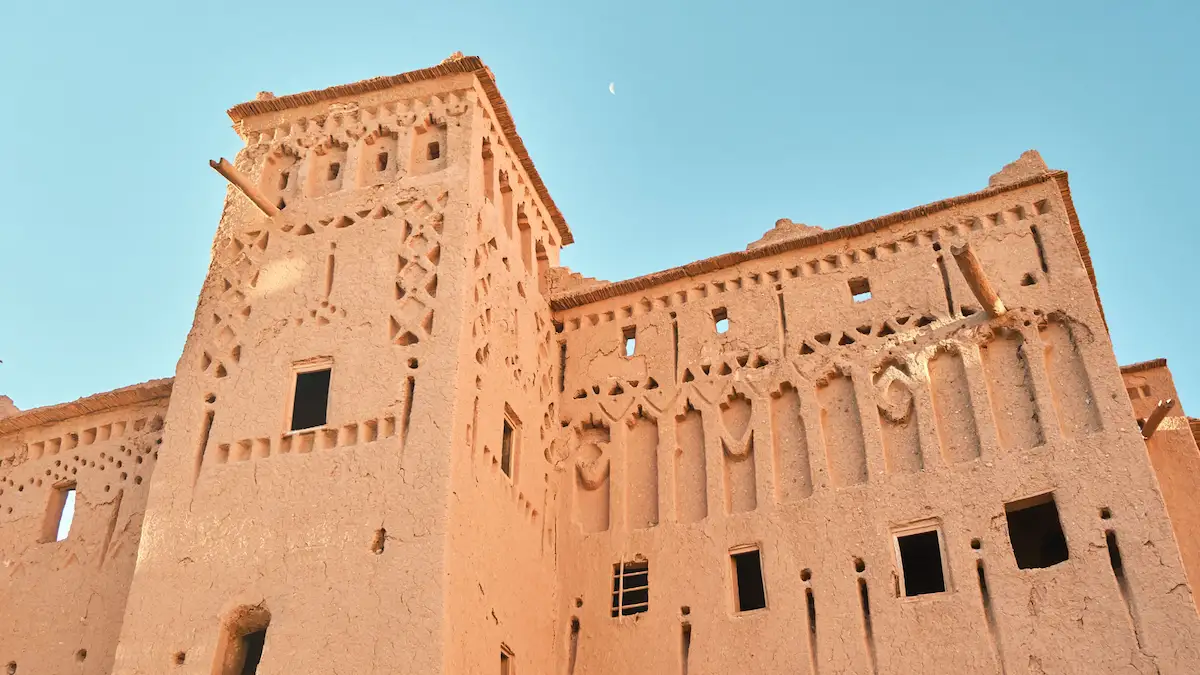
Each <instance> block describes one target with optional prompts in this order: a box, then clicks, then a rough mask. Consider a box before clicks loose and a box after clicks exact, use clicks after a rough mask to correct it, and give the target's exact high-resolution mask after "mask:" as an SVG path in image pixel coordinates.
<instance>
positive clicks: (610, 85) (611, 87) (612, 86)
mask: <svg viewBox="0 0 1200 675" xmlns="http://www.w3.org/2000/svg"><path fill="white" fill-rule="evenodd" d="M608 93H610V94H612V95H613V96H616V95H617V83H616V82H609V83H608Z"/></svg>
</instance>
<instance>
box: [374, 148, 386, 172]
mask: <svg viewBox="0 0 1200 675" xmlns="http://www.w3.org/2000/svg"><path fill="white" fill-rule="evenodd" d="M387 165H388V154H387V153H386V152H381V153H379V154H378V155H376V156H375V169H376V170H377V171H386V170H387Z"/></svg>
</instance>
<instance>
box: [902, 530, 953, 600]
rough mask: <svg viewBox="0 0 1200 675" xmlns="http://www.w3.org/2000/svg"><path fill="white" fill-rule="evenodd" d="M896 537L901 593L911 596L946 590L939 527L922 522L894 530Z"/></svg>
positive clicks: (944, 562)
mask: <svg viewBox="0 0 1200 675" xmlns="http://www.w3.org/2000/svg"><path fill="white" fill-rule="evenodd" d="M895 537H896V558H897V560H898V561H899V563H900V572H901V575H900V578H901V585H902V592H903V595H904V596H905V597H913V596H917V595H927V594H929V593H943V592H945V590H946V574H945V569H946V561H945V559H944V557H943V556H944V553H943V551H942V537H941V531H940V530H939V528H938V526H937V525H936V524H925V525H918V526H914V527H909V528H905V529H904V530H901V531H899V532H896V533H895Z"/></svg>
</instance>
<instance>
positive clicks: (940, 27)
mask: <svg viewBox="0 0 1200 675" xmlns="http://www.w3.org/2000/svg"><path fill="white" fill-rule="evenodd" d="M745 4H751V3H745ZM752 4H753V5H754V6H753V7H751V8H745V7H741V6H739V5H738V4H737V3H730V2H686V3H685V2H658V3H652V2H645V1H643V2H626V1H624V0H618V1H607V2H596V3H587V4H583V3H564V2H519V3H495V4H490V3H478V2H447V3H428V2H426V3H412V2H395V1H393V2H363V3H355V2H343V3H334V4H330V3H328V2H321V3H317V2H309V1H308V0H292V1H290V2H287V3H275V2H258V1H255V2H249V3H247V2H236V3H235V2H225V1H207V0H206V1H205V2H190V3H177V2H164V1H162V0H158V1H156V2H132V1H130V0H115V1H114V2H109V3H90V2H89V3H85V2H70V3H67V2H55V1H53V0H47V1H46V2H38V3H33V2H5V3H0V26H3V30H4V33H5V34H4V37H3V39H0V86H2V87H3V91H4V92H5V93H4V95H3V98H4V103H3V104H2V105H0V128H2V129H4V133H3V134H2V135H0V159H2V161H0V205H3V207H2V208H0V360H3V364H0V393H2V394H8V395H9V396H11V397H12V398H13V399H14V401H15V402H16V404H17V405H18V406H20V407H21V408H30V407H34V406H38V405H46V404H50V403H56V402H59V401H64V400H69V399H73V398H76V397H79V396H84V395H88V394H92V393H95V392H98V391H104V390H108V389H112V388H114V387H119V386H123V385H126V384H131V383H134V382H140V381H143V380H146V379H150V378H155V377H165V376H170V375H172V374H173V372H174V369H175V362H176V360H177V359H178V356H179V354H180V351H181V349H182V347H183V342H184V339H185V338H186V336H187V332H188V330H189V328H190V326H191V322H192V315H193V312H194V303H195V300H196V296H197V294H198V292H199V289H200V286H201V283H202V281H203V278H204V274H205V271H206V268H207V264H208V254H209V246H210V242H211V238H212V235H213V232H214V230H215V228H216V225H217V220H218V218H219V216H220V211H221V201H222V196H223V194H224V190H225V184H224V182H223V181H222V180H221V179H220V177H219V176H217V175H216V174H215V173H214V172H213V171H212V170H211V169H209V168H208V166H207V160H208V159H210V158H216V157H218V156H222V155H223V156H226V157H232V156H233V155H234V154H235V153H236V151H237V148H238V145H239V143H238V139H237V137H236V136H235V134H234V133H233V132H232V131H231V130H230V128H229V120H228V118H227V117H226V116H225V112H224V111H225V109H226V108H228V107H229V106H231V105H233V104H235V103H238V102H241V101H244V100H248V99H251V98H253V97H254V94H255V93H256V92H258V91H259V90H263V89H266V90H271V91H274V92H275V93H277V94H284V93H290V92H296V91H302V90H307V89H313V88H319V87H325V86H330V85H335V84H342V83H346V82H351V81H354V80H358V79H362V78H366V77H373V76H376V75H384V74H393V73H398V72H403V71H406V70H411V69H414V68H421V67H426V66H429V65H433V64H435V63H437V62H438V61H440V60H441V59H443V58H445V57H446V56H448V55H449V54H450V53H451V52H453V51H455V50H461V51H463V52H464V53H467V54H477V55H479V56H482V57H483V58H484V60H485V61H486V62H487V63H488V64H489V66H491V68H492V70H493V71H494V72H495V74H496V77H497V81H498V83H499V85H500V89H501V91H502V93H503V94H504V96H505V97H506V99H507V100H508V102H509V105H510V107H511V109H512V111H513V114H514V116H515V119H516V121H517V126H518V129H519V130H520V132H521V135H522V137H523V138H524V140H525V143H526V145H527V146H528V147H529V149H530V152H531V153H532V155H533V157H534V160H535V161H536V163H537V165H538V167H539V169H540V171H541V173H542V176H543V178H544V179H545V180H546V183H547V185H548V186H549V189H550V191H551V193H552V194H553V195H554V197H555V199H556V201H557V202H558V204H559V206H560V207H561V208H562V210H563V212H564V213H565V214H566V216H567V220H568V222H569V223H570V224H571V226H572V228H573V230H574V232H575V238H576V242H577V243H576V244H575V245H574V246H572V247H570V248H568V249H567V250H566V251H565V252H564V256H563V259H564V263H565V264H567V265H569V266H571V267H572V268H574V269H575V270H576V271H579V272H582V273H584V274H587V275H589V276H597V277H601V278H607V279H621V278H626V277H630V276H635V275H638V274H644V273H647V272H651V271H654V270H657V269H662V268H665V267H671V266H674V265H678V264H681V263H685V262H688V261H690V260H694V259H697V258H702V257H706V256H710V255H715V254H718V253H722V252H725V251H730V250H736V249H741V248H743V247H745V245H746V243H748V242H750V241H752V240H754V239H757V238H758V237H759V235H761V233H762V232H763V231H765V230H767V229H768V228H770V227H771V226H772V224H773V223H774V222H775V220H776V219H778V218H781V217H787V218H791V219H793V220H795V221H797V222H806V223H810V224H816V225H823V226H836V225H842V224H846V223H852V222H856V221H859V220H863V219H866V218H870V217H873V216H877V215H882V214H885V213H889V212H892V211H896V210H899V209H903V208H907V207H910V206H915V205H918V204H923V203H926V202H930V201H933V200H937V199H941V198H944V197H949V196H953V195H957V194H961V193H964V192H970V191H974V190H977V189H979V188H981V187H983V186H984V185H986V182H987V178H988V176H989V175H990V174H991V173H993V172H995V171H997V170H998V169H999V168H1000V167H1001V166H1003V165H1004V164H1005V163H1007V162H1009V161H1011V160H1013V159H1015V158H1016V157H1017V156H1018V155H1019V154H1020V153H1021V152H1022V151H1024V150H1026V149H1028V148H1037V149H1038V150H1039V151H1041V153H1042V155H1043V156H1044V157H1045V158H1046V161H1047V162H1048V163H1049V164H1050V165H1051V166H1053V167H1055V168H1062V169H1066V170H1068V171H1069V172H1070V175H1071V185H1072V191H1073V193H1074V197H1075V204H1076V206H1077V208H1078V211H1079V215H1080V218H1081V220H1082V223H1083V227H1084V231H1085V232H1086V234H1087V236H1088V241H1089V243H1090V245H1091V249H1092V255H1093V259H1094V261H1095V266H1096V270H1097V273H1098V275H1099V281H1100V290H1101V294H1102V297H1103V300H1104V306H1105V310H1106V312H1107V315H1108V320H1109V323H1110V325H1111V329H1112V335H1113V339H1114V341H1115V344H1116V350H1117V355H1118V358H1119V360H1120V361H1121V362H1122V363H1128V362H1132V361H1138V360H1143V359H1149V358H1155V357H1159V356H1165V357H1167V358H1168V360H1169V361H1170V363H1171V366H1172V369H1173V371H1174V373H1175V377H1176V380H1177V384H1178V385H1179V389H1180V391H1181V393H1182V397H1183V401H1184V403H1185V404H1187V403H1188V402H1191V404H1192V411H1193V413H1200V350H1197V349H1196V347H1195V343H1194V342H1193V340H1194V339H1195V337H1194V336H1195V335H1196V334H1197V333H1200V319H1198V318H1197V313H1196V312H1195V311H1194V310H1193V308H1192V307H1191V306H1190V305H1193V304H1195V302H1196V298H1195V297H1194V296H1193V295H1192V294H1193V293H1195V292H1196V291H1197V286H1198V284H1197V278H1198V273H1197V271H1196V266H1195V264H1194V263H1193V260H1192V259H1193V258H1194V252H1195V251H1196V250H1197V247H1198V245H1200V233H1198V231H1197V227H1196V216H1195V214H1196V207H1195V203H1194V202H1193V201H1192V197H1191V196H1192V194H1194V193H1195V191H1196V185H1198V184H1200V168H1198V167H1200V162H1197V157H1200V131H1198V127H1197V124H1196V121H1195V120H1196V110H1197V107H1198V105H1197V104H1198V103H1200V93H1198V92H1200V87H1198V86H1197V84H1198V83H1197V75H1196V72H1197V66H1198V65H1200V46H1198V44H1200V43H1197V41H1196V40H1194V33H1195V31H1196V28H1197V27H1198V26H1200V3H1195V2H1153V1H1150V2H1138V3H1117V2H1105V1H1100V0H1092V1H1090V2H1066V1H1060V2H1045V1H1040V2H1026V1H1008V2H1003V3H962V2H949V1H947V2H908V3H896V2H856V3H831V2H821V3H809V2H778V3H774V2H760V3H752ZM984 4H992V5H995V6H993V7H990V8H985V7H982V5H984ZM967 5H971V7H969V8H968V7H967ZM609 82H615V88H616V92H617V94H616V95H615V96H613V95H610V94H609V93H608V84H609Z"/></svg>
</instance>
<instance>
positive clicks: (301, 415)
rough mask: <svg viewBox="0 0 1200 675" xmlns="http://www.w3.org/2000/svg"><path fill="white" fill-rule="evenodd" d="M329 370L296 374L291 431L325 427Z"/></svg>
mask: <svg viewBox="0 0 1200 675" xmlns="http://www.w3.org/2000/svg"><path fill="white" fill-rule="evenodd" d="M330 372H331V371H330V369H328V368H326V369H325V370H313V371H309V372H307V373H296V394H295V397H294V398H293V399H292V427H291V428H292V431H297V430H299V429H311V428H313V427H320V426H324V425H325V419H326V417H325V416H326V412H327V409H328V407H329V376H330Z"/></svg>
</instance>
